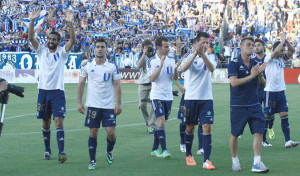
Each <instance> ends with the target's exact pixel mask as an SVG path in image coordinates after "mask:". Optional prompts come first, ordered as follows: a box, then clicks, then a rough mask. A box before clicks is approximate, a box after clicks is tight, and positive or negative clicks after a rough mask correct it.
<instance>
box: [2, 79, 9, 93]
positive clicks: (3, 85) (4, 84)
mask: <svg viewBox="0 0 300 176" xmlns="http://www.w3.org/2000/svg"><path fill="white" fill-rule="evenodd" d="M7 85H8V82H7V81H2V82H0V92H2V91H4V90H6V89H7Z"/></svg>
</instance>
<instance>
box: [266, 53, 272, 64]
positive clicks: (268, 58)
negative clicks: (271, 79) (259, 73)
mask: <svg viewBox="0 0 300 176" xmlns="http://www.w3.org/2000/svg"><path fill="white" fill-rule="evenodd" d="M270 60H271V53H268V54H266V57H265V62H266V63H269V62H270Z"/></svg>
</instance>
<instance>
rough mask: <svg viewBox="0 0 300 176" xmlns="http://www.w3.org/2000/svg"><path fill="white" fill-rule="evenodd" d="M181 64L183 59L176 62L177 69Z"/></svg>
mask: <svg viewBox="0 0 300 176" xmlns="http://www.w3.org/2000/svg"><path fill="white" fill-rule="evenodd" d="M180 64H181V60H179V61H178V62H177V63H176V64H175V69H177V68H178V67H179V66H180Z"/></svg>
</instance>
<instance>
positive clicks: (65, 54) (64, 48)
mask: <svg viewBox="0 0 300 176" xmlns="http://www.w3.org/2000/svg"><path fill="white" fill-rule="evenodd" d="M61 49H62V50H61V54H62V57H63V58H64V60H67V59H68V56H69V53H68V52H67V51H66V46H64V47H62V48H61Z"/></svg>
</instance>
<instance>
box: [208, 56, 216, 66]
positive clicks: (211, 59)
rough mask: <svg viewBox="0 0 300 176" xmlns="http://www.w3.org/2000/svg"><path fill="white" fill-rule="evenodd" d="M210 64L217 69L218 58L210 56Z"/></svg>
mask: <svg viewBox="0 0 300 176" xmlns="http://www.w3.org/2000/svg"><path fill="white" fill-rule="evenodd" d="M208 56H209V57H208V60H209V62H210V63H211V64H212V65H213V67H214V69H216V68H217V63H218V57H217V56H216V55H215V54H210V55H208Z"/></svg>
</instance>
